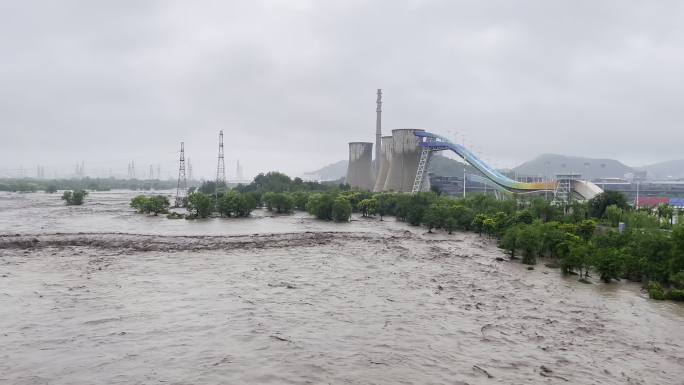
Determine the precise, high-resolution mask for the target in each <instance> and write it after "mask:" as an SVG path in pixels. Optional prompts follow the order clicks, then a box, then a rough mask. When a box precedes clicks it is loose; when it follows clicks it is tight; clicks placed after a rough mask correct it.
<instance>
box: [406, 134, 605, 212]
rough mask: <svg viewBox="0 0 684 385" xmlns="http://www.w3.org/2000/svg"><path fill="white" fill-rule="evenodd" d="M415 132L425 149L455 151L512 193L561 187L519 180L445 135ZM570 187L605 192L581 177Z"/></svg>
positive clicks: (590, 193) (584, 194)
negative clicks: (503, 172) (510, 176)
mask: <svg viewBox="0 0 684 385" xmlns="http://www.w3.org/2000/svg"><path fill="white" fill-rule="evenodd" d="M414 134H415V135H416V137H417V138H418V140H419V142H420V145H421V147H422V148H423V149H428V150H430V151H433V152H435V151H445V150H449V151H453V152H454V153H456V154H457V155H458V156H460V157H461V158H463V160H465V161H466V162H468V163H469V164H470V165H471V166H473V167H475V168H476V169H477V170H478V171H480V172H481V173H482V175H484V177H485V178H487V179H488V180H489V181H491V182H492V183H493V184H494V185H495V186H496V187H497V188H498V189H500V190H504V191H507V192H510V193H519V194H526V193H535V192H543V191H552V192H555V191H556V190H557V189H558V187H559V182H558V181H548V182H537V183H527V182H518V181H516V180H513V179H511V178H509V177H507V176H505V175H503V174H502V173H500V172H499V171H497V170H496V169H495V168H493V167H491V166H489V165H488V164H487V163H485V162H484V161H482V159H480V158H478V157H477V155H475V154H474V153H472V152H471V151H470V150H468V149H467V148H465V147H464V146H462V145H460V144H457V143H453V142H451V141H449V140H448V139H447V138H445V137H443V136H440V135H437V134H434V133H431V132H426V131H416V132H415V133H414ZM570 188H571V190H572V192H573V193H575V194H577V195H578V196H580V197H581V198H582V199H591V198H593V197H595V196H596V195H598V194H600V193H602V192H603V190H602V189H601V188H600V187H598V186H597V185H595V184H594V183H591V182H588V181H584V180H579V179H573V180H570Z"/></svg>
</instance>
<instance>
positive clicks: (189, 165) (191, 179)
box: [188, 158, 194, 184]
mask: <svg viewBox="0 0 684 385" xmlns="http://www.w3.org/2000/svg"><path fill="white" fill-rule="evenodd" d="M193 178H194V175H192V163H190V158H188V180H189V181H190V183H191V184H192V181H193V180H194V179H193Z"/></svg>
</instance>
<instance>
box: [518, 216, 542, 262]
mask: <svg viewBox="0 0 684 385" xmlns="http://www.w3.org/2000/svg"><path fill="white" fill-rule="evenodd" d="M516 246H517V247H518V248H520V250H522V257H523V258H522V263H524V264H526V265H534V264H536V263H537V257H538V256H539V252H540V251H541V248H542V239H541V234H540V232H539V228H538V226H535V225H527V226H522V227H521V228H520V231H519V232H518V235H517V238H516Z"/></svg>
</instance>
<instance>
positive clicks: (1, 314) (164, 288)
mask: <svg viewBox="0 0 684 385" xmlns="http://www.w3.org/2000/svg"><path fill="white" fill-rule="evenodd" d="M136 195H137V194H136V193H134V192H122V191H112V192H93V193H91V194H90V195H89V197H88V200H87V202H86V203H85V204H84V205H83V206H65V205H64V203H63V202H62V201H61V199H60V197H59V196H58V195H57V194H52V195H51V194H42V193H37V194H2V195H0V202H1V203H2V204H1V205H0V210H2V212H1V213H0V214H1V215H0V231H1V232H2V234H3V235H2V236H0V251H1V256H0V282H2V285H0V287H1V288H2V289H0V298H2V306H1V307H0V330H2V334H1V335H0V338H1V340H0V343H1V344H2V346H3V349H2V353H1V355H2V360H0V373H2V374H1V375H0V381H3V382H7V383H12V384H44V383H58V384H59V383H65V384H66V383H110V384H111V383H150V382H161V383H166V382H168V383H220V382H224V383H273V384H282V383H293V384H299V383H301V384H304V383H384V384H395V383H414V384H424V383H434V384H454V383H456V384H459V383H460V384H466V383H467V384H480V383H482V384H484V383H494V382H496V383H510V384H519V383H540V384H541V383H589V384H591V383H596V384H598V383H601V384H611V383H612V384H625V383H628V384H676V383H679V382H681V376H682V374H684V372H683V370H682V367H684V333H682V331H683V330H684V329H683V328H684V326H683V325H684V308H683V307H682V306H681V304H679V303H676V302H659V301H653V300H650V299H648V295H647V294H646V293H645V292H643V291H642V290H641V287H640V286H639V285H637V284H630V283H626V282H614V283H611V284H598V283H597V284H591V285H587V284H583V283H579V282H578V281H577V277H563V276H561V275H560V273H559V271H558V269H551V268H547V267H545V266H543V264H538V265H536V266H535V268H534V270H527V268H526V267H525V266H524V265H522V264H520V263H518V262H508V261H507V260H508V255H507V254H505V253H504V252H503V251H502V250H500V249H498V248H497V247H496V244H495V242H493V241H492V240H491V239H490V238H489V237H487V236H484V235H483V236H479V235H477V234H474V233H463V232H454V233H453V234H452V235H448V234H447V233H446V232H435V233H428V232H427V229H425V228H420V227H413V226H408V225H407V224H405V223H402V222H397V221H395V220H394V218H389V217H388V218H385V221H382V222H380V221H379V220H377V219H375V220H374V219H367V218H363V217H361V216H356V215H355V216H354V217H353V218H352V222H351V223H334V222H326V221H320V220H317V219H314V218H313V217H312V216H309V215H308V214H304V213H302V212H296V213H295V214H293V215H276V214H271V213H269V212H267V211H264V210H256V211H254V212H253V213H252V216H251V217H249V218H209V219H196V220H191V221H190V220H169V219H166V218H165V217H164V216H154V215H141V214H136V213H135V210H134V209H133V208H130V207H129V203H130V200H131V199H132V198H133V197H135V196H136ZM654 325H657V327H654Z"/></svg>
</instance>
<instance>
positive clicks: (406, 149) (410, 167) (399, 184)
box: [383, 128, 424, 192]
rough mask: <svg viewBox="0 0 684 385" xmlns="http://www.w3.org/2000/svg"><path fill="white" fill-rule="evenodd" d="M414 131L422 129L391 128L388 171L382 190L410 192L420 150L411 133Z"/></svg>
mask: <svg viewBox="0 0 684 385" xmlns="http://www.w3.org/2000/svg"><path fill="white" fill-rule="evenodd" d="M416 131H424V130H418V129H414V128H402V129H399V130H392V149H391V156H390V158H389V159H390V163H389V171H388V172H387V180H386V181H385V187H384V189H383V190H385V191H390V190H391V191H398V192H411V190H412V189H413V182H414V181H415V179H416V171H417V170H418V162H420V153H421V151H422V149H421V147H420V145H419V144H418V140H417V138H416V136H415V135H414V134H413V133H414V132H416Z"/></svg>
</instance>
